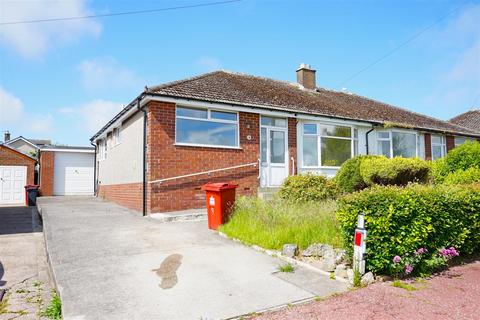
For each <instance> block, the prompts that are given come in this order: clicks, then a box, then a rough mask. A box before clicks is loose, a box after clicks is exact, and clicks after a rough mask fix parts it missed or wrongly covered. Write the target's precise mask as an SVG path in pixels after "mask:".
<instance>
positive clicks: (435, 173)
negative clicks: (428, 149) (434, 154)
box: [430, 158, 450, 184]
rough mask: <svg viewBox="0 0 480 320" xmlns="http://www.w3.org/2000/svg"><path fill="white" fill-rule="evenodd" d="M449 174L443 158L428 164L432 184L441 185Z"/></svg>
mask: <svg viewBox="0 0 480 320" xmlns="http://www.w3.org/2000/svg"><path fill="white" fill-rule="evenodd" d="M449 173H450V171H449V169H448V167H447V165H446V162H445V158H440V159H438V160H434V161H432V162H431V163H430V177H431V179H432V182H434V183H437V184H438V183H443V181H445V177H446V176H447V175H448V174H449Z"/></svg>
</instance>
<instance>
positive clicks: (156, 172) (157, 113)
mask: <svg viewBox="0 0 480 320" xmlns="http://www.w3.org/2000/svg"><path fill="white" fill-rule="evenodd" d="M239 124H240V147H241V149H225V148H206V147H186V146H175V145H174V144H175V104H172V103H162V102H150V103H149V104H148V125H147V130H148V131H147V145H148V151H147V163H148V170H147V175H148V181H153V180H156V179H162V178H169V177H175V176H179V175H186V174H192V173H197V172H203V171H208V170H214V169H221V168H225V167H230V166H236V165H241V164H246V163H253V162H255V163H256V162H257V161H258V157H259V144H260V136H259V126H260V125H259V115H257V114H253V113H244V112H241V113H240V114H239ZM247 136H250V137H251V139H250V140H248V139H247ZM257 177H258V166H255V167H253V166H250V167H245V168H239V169H235V170H229V171H221V172H218V173H213V174H210V175H201V176H196V177H190V178H183V179H176V180H172V181H168V182H163V183H156V184H149V188H148V196H147V199H148V203H147V207H148V211H149V212H151V213H155V212H167V211H174V210H182V209H189V208H200V207H204V206H205V195H204V192H203V191H202V190H201V186H202V185H203V184H205V183H207V182H220V181H222V182H235V183H237V184H239V187H238V188H237V194H241V195H252V194H255V193H256V191H257V188H258V179H257Z"/></svg>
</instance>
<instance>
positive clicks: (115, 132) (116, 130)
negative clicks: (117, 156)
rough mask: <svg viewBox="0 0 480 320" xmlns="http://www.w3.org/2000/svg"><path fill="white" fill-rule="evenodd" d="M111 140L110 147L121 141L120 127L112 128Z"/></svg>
mask: <svg viewBox="0 0 480 320" xmlns="http://www.w3.org/2000/svg"><path fill="white" fill-rule="evenodd" d="M112 140H113V145H112V147H116V146H118V145H119V144H121V143H122V127H116V128H113V131H112Z"/></svg>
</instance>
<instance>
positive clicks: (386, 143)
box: [377, 131, 417, 158]
mask: <svg viewBox="0 0 480 320" xmlns="http://www.w3.org/2000/svg"><path fill="white" fill-rule="evenodd" d="M377 154H380V155H384V156H385V157H387V158H392V157H404V158H413V157H416V156H417V135H416V134H415V133H410V132H402V131H380V132H377Z"/></svg>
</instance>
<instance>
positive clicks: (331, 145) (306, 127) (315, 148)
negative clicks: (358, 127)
mask: <svg viewBox="0 0 480 320" xmlns="http://www.w3.org/2000/svg"><path fill="white" fill-rule="evenodd" d="M353 141H354V140H353V138H352V128H351V127H347V126H337V125H327V124H320V123H304V124H303V145H302V155H303V166H304V167H319V166H321V167H340V166H341V165H342V164H343V163H344V162H345V161H346V160H348V159H350V158H351V157H352V150H353V149H354V147H353V145H352V143H353Z"/></svg>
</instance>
